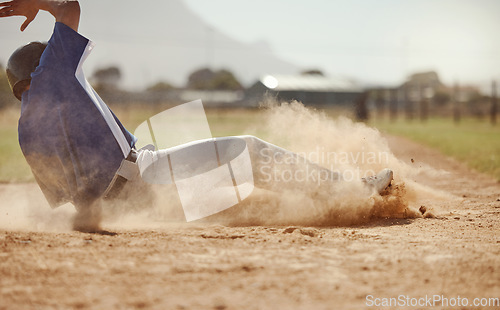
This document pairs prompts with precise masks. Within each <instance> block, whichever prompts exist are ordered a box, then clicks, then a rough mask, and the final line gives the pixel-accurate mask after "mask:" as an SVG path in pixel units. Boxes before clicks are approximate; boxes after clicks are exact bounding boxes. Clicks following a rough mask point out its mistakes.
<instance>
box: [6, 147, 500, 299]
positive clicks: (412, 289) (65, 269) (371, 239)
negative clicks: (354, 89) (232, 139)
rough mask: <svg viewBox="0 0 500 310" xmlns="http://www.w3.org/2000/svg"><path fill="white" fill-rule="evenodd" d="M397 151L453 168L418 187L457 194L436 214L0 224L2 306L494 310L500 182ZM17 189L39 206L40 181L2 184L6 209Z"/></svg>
mask: <svg viewBox="0 0 500 310" xmlns="http://www.w3.org/2000/svg"><path fill="white" fill-rule="evenodd" d="M389 143H390V145H391V148H392V150H393V151H394V153H395V154H396V155H397V156H398V157H399V158H400V159H402V160H404V161H406V162H411V161H412V159H413V163H412V164H413V165H424V164H429V165H431V166H433V167H435V168H437V169H443V170H446V171H448V172H449V173H443V174H440V176H439V177H436V176H435V177H432V178H430V177H425V176H422V177H420V179H418V180H416V181H418V182H419V183H421V184H426V185H428V186H430V187H432V188H434V189H436V190H441V191H446V192H448V193H450V194H452V195H454V196H453V197H452V196H451V195H450V196H446V197H448V198H447V199H439V200H436V199H435V198H434V197H429V199H428V200H427V201H426V200H425V197H424V199H423V200H422V205H424V206H425V207H426V208H429V209H433V210H434V211H433V213H434V215H436V217H435V218H418V219H381V220H377V221H375V222H372V223H370V224H369V225H363V226H355V227H333V228H321V227H297V226H291V227H290V226H289V227H286V226H285V227H226V226H221V225H212V224H164V225H157V226H155V227H154V228H150V229H144V228H141V229H135V228H128V229H123V228H119V229H112V228H110V229H109V230H112V231H113V232H115V233H116V234H110V235H101V234H86V233H79V232H72V231H69V230H64V229H62V230H61V231H55V232H43V231H42V232H41V231H40V230H37V229H30V230H17V229H16V230H14V229H5V228H3V229H2V228H0V229H1V230H0V309H17V308H37V309H45V308H80V309H88V308H99V309H113V308H119V309H126V308H152V309H359V308H364V307H366V306H367V304H368V306H369V305H375V304H382V303H383V302H384V300H385V299H384V298H391V297H392V298H398V305H397V306H395V304H394V303H393V306H394V307H393V308H399V309H403V308H405V306H407V305H411V304H412V303H415V302H419V303H420V306H422V307H419V308H429V306H430V305H435V306H436V308H450V309H480V308H481V309H482V308H488V307H476V306H474V305H472V303H473V302H474V298H499V297H500V235H499V231H500V184H499V183H498V182H497V181H495V180H493V179H491V178H489V177H487V176H484V175H481V174H478V173H476V172H473V171H470V170H468V169H467V168H465V167H464V166H463V165H461V164H459V163H457V162H455V161H453V160H450V159H448V158H446V157H444V156H442V155H440V154H439V153H437V152H435V151H433V150H430V149H427V148H424V147H422V146H420V145H417V144H415V143H411V142H409V141H406V140H404V139H401V138H394V137H389ZM16 190H17V191H18V190H22V191H23V192H24V193H26V194H25V195H27V196H30V195H31V196H35V199H40V200H43V197H42V196H41V194H40V193H39V191H38V190H37V187H36V185H34V184H21V185H2V186H0V197H1V200H2V201H3V202H2V204H6V203H9V201H11V199H12V195H13V194H12V193H13V192H14V191H16ZM37 197H38V198H37ZM17 199H27V198H17ZM31 199H33V197H31ZM417 207H418V206H417ZM2 216H3V214H2ZM425 297H427V298H436V303H434V304H430V303H429V302H430V300H427V301H425V300H423V299H419V298H425ZM464 297H465V298H467V302H468V306H464V302H465V301H464V299H462V298H464ZM377 298H378V299H377ZM437 298H447V299H448V307H446V305H447V304H446V303H444V301H443V303H441V302H439V301H437ZM458 298H460V299H458ZM385 301H387V300H385ZM481 301H482V302H483V303H485V302H486V301H485V300H481ZM392 302H395V300H392ZM403 302H404V303H403ZM425 302H426V303H425ZM457 302H460V304H457ZM422 303H424V304H422ZM413 305H415V304H413ZM490 305H491V304H490ZM373 308H381V307H375V306H374V307H373ZM409 308H411V307H409ZM491 308H494V307H491ZM495 308H500V305H497V307H495Z"/></svg>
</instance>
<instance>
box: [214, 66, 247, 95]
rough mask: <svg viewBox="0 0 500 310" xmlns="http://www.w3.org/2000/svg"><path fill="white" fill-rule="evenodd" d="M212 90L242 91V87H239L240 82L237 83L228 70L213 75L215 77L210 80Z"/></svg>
mask: <svg viewBox="0 0 500 310" xmlns="http://www.w3.org/2000/svg"><path fill="white" fill-rule="evenodd" d="M212 88H213V89H222V90H241V89H243V86H241V84H240V82H238V80H237V79H236V77H235V76H234V75H233V73H232V72H230V71H228V70H220V71H217V72H216V73H215V76H214V77H213V79H212Z"/></svg>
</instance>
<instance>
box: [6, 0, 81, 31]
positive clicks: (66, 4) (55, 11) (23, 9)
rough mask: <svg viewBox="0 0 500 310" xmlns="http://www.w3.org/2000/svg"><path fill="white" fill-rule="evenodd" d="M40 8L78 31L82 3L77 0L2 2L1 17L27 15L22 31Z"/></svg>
mask: <svg viewBox="0 0 500 310" xmlns="http://www.w3.org/2000/svg"><path fill="white" fill-rule="evenodd" d="M39 10H43V11H47V12H49V13H50V14H52V15H53V16H54V17H55V19H56V21H58V22H61V23H63V24H65V25H66V26H68V27H71V28H72V29H73V30H75V31H78V24H79V22H80V5H79V3H78V1H76V0H12V1H6V2H0V18H1V17H9V16H25V17H26V20H25V21H24V23H23V24H22V25H21V31H24V29H26V27H28V25H29V24H30V23H31V22H32V21H33V20H34V19H35V17H36V15H37V14H38V11H39Z"/></svg>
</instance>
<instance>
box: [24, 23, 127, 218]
mask: <svg viewBox="0 0 500 310" xmlns="http://www.w3.org/2000/svg"><path fill="white" fill-rule="evenodd" d="M92 48H93V43H92V42H91V41H89V40H88V39H86V38H85V37H83V36H81V35H80V34H78V33H77V32H75V31H74V30H73V29H71V28H70V27H68V26H66V25H64V24H62V23H59V22H57V23H56V24H55V27H54V33H53V34H52V37H51V38H50V40H49V42H48V45H47V48H46V49H45V51H44V52H43V54H42V57H41V59H40V65H39V66H38V67H37V69H36V71H35V72H33V73H32V75H31V76H32V80H31V85H30V89H29V91H26V92H24V93H23V96H22V108H21V117H20V119H19V144H20V146H21V149H22V151H23V154H24V156H25V157H26V160H27V162H28V164H29V165H30V167H31V170H32V171H33V174H34V176H35V179H36V181H37V182H38V184H39V186H40V188H41V189H42V192H43V193H44V195H45V197H46V198H47V200H48V202H49V204H50V205H51V206H52V207H57V206H59V205H61V204H64V203H66V202H71V203H73V204H74V205H75V206H76V207H77V208H81V207H85V206H86V205H88V204H90V203H92V202H93V201H94V200H96V199H97V198H99V197H100V196H101V195H102V194H103V193H104V191H105V190H106V188H107V186H108V184H109V183H110V181H111V179H112V178H113V176H114V174H115V172H116V170H117V169H118V167H119V166H120V163H121V161H122V159H123V158H125V157H126V156H127V155H128V153H129V152H130V149H131V147H133V146H134V144H135V141H136V139H135V137H134V136H133V135H132V134H130V133H129V132H128V131H127V130H126V129H125V128H124V127H123V125H122V124H121V123H120V121H119V120H118V119H117V118H116V116H115V115H114V114H113V112H111V110H110V109H109V108H108V106H107V105H106V104H105V103H104V102H103V101H102V100H101V98H100V97H99V96H98V95H97V93H96V92H95V91H94V90H93V89H92V87H91V86H90V84H89V83H88V82H87V80H86V79H85V77H84V75H83V71H82V64H83V62H84V60H85V58H86V57H87V56H88V54H89V53H90V51H91V50H92Z"/></svg>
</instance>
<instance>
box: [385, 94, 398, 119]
mask: <svg viewBox="0 0 500 310" xmlns="http://www.w3.org/2000/svg"><path fill="white" fill-rule="evenodd" d="M387 98H388V101H389V119H390V120H391V121H392V122H394V121H395V120H396V118H397V117H398V91H397V89H389V90H387Z"/></svg>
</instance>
